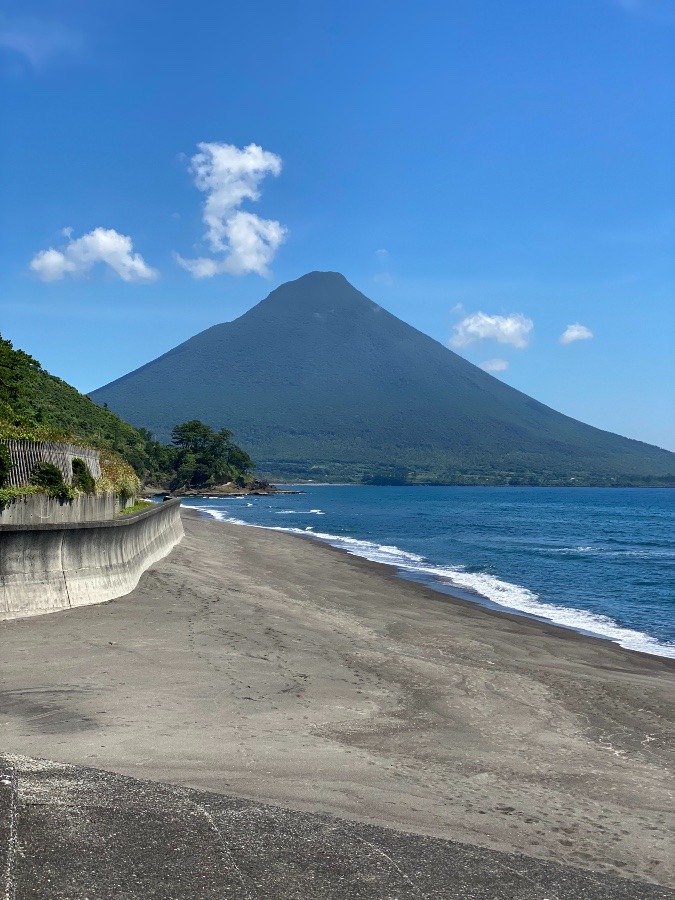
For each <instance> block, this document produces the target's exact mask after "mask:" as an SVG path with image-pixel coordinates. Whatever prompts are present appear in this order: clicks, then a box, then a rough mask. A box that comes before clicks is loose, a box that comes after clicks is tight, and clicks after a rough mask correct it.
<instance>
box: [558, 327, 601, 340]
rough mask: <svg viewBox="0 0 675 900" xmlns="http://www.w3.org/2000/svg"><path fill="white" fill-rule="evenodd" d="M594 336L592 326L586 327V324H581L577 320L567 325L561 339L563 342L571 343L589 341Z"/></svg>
mask: <svg viewBox="0 0 675 900" xmlns="http://www.w3.org/2000/svg"><path fill="white" fill-rule="evenodd" d="M592 337H593V332H592V331H591V329H590V328H586V326H585V325H580V324H579V322H575V323H574V324H573V325H568V326H567V328H566V329H565V330H564V331H563V333H562V334H561V335H560V338H559V340H560V343H561V344H571V343H573V341H587V340H588V339H589V338H592Z"/></svg>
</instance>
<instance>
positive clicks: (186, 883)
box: [0, 757, 675, 900]
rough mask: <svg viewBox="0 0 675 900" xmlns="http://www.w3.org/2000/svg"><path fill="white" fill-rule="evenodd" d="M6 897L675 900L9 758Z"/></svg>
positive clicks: (540, 867)
mask: <svg viewBox="0 0 675 900" xmlns="http://www.w3.org/2000/svg"><path fill="white" fill-rule="evenodd" d="M0 864H1V866H2V868H1V871H2V875H1V876H0V896H1V897H2V900H37V898H40V900H112V898H114V900H127V898H128V900H131V898H134V900H151V898H153V900H154V898H157V900H160V898H161V900H188V898H189V900H198V898H199V900H200V898H205V900H206V898H214V900H215V898H217V900H227V898H236V900H253V898H280V900H281V898H284V900H286V898H289V900H290V898H293V900H296V898H297V900H305V898H307V900H309V898H319V900H356V898H382V900H385V898H386V900H396V898H397V900H404V898H410V900H422V898H425V900H432V898H433V900H441V898H443V900H454V898H457V900H460V898H461V900H571V898H573V900H596V898H597V900H668V898H670V900H672V898H673V896H675V895H674V894H673V892H671V891H669V890H668V889H666V888H661V887H657V886H655V885H650V884H645V883H643V882H638V881H627V880H624V879H620V878H617V877H615V876H613V875H600V874H595V873H591V872H585V871H582V870H579V869H574V868H571V867H567V866H562V865H559V864H556V863H547V862H543V861H542V860H537V859H532V858H530V857H526V856H522V855H517V854H509V853H500V852H497V851H493V850H486V849H483V848H479V847H473V846H470V845H467V844H461V843H456V842H454V841H445V840H440V839H437V838H430V837H424V836H421V835H413V834H407V833H404V832H399V831H393V830H390V829H386V828H380V827H376V826H372V825H363V824H358V823H354V822H349V821H346V820H343V819H338V818H334V817H331V816H328V815H323V814H318V813H300V812H295V811H291V810H288V809H283V808H280V807H274V806H268V805H264V804H261V803H255V802H252V801H248V800H241V799H236V798H231V797H226V796H222V795H218V794H212V793H206V792H202V791H194V790H189V789H186V788H177V787H174V786H169V785H163V784H157V783H153V782H148V781H139V780H136V779H133V778H128V777H124V776H119V775H112V774H110V773H107V772H102V771H100V770H98V769H90V768H83V767H79V766H64V765H61V764H58V763H50V762H45V761H38V760H30V759H27V758H25V757H4V758H1V757H0Z"/></svg>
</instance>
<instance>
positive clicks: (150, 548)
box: [0, 500, 183, 619]
mask: <svg viewBox="0 0 675 900" xmlns="http://www.w3.org/2000/svg"><path fill="white" fill-rule="evenodd" d="M179 507H180V501H179V500H170V501H167V502H166V503H163V504H157V505H155V506H153V507H151V508H150V509H148V510H144V511H142V512H139V513H131V514H129V515H128V516H125V517H122V518H119V519H113V520H111V521H104V522H80V523H71V524H65V525H56V524H43V525H40V526H37V525H0V619H13V618H19V617H24V616H31V615H37V614H41V613H45V612H53V611H55V610H63V609H71V608H73V607H77V606H83V605H88V604H92V603H103V602H105V601H106V600H111V599H113V598H115V597H121V596H123V595H124V594H128V593H129V592H130V591H132V590H133V589H134V588H135V587H136V585H137V584H138V581H139V579H140V577H141V575H142V574H143V572H144V571H145V570H146V569H147V568H148V566H150V565H152V563H154V562H157V560H159V559H162V557H164V556H166V554H167V553H169V551H170V550H171V549H172V548H173V547H174V546H175V545H176V544H177V543H178V541H179V540H180V539H181V537H182V535H183V526H182V524H181V519H180V508H179Z"/></svg>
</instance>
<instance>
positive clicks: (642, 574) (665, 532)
mask: <svg viewBox="0 0 675 900" xmlns="http://www.w3.org/2000/svg"><path fill="white" fill-rule="evenodd" d="M283 487H287V488H291V487H292V486H290V485H284V486H283ZM297 489H300V490H303V491H304V492H305V493H303V494H277V495H272V496H261V497H242V498H208V497H204V498H197V499H194V498H190V499H189V500H185V501H184V505H185V506H190V507H194V508H196V509H199V510H201V511H202V512H203V513H205V514H207V515H209V516H212V517H213V518H215V519H220V520H222V521H227V522H234V523H239V524H242V525H249V526H257V527H263V528H271V529H275V530H278V531H284V532H288V533H291V534H298V535H303V536H304V537H305V538H307V539H312V540H316V541H324V542H326V543H328V544H331V545H332V546H334V547H339V548H341V549H343V550H345V551H347V552H348V553H352V554H354V555H356V556H362V557H365V558H366V559H370V560H373V561H375V562H379V563H385V564H386V565H390V566H393V567H395V568H396V570H397V571H398V573H399V575H400V576H401V577H403V578H409V579H413V580H415V581H420V582H423V583H424V584H427V585H429V586H431V587H433V588H435V589H436V590H439V591H441V592H445V593H451V594H455V595H457V596H461V597H463V598H465V599H468V600H472V601H474V602H476V603H479V604H482V605H485V606H490V607H492V608H497V609H503V610H508V611H509V612H515V613H519V614H522V615H526V616H529V617H533V618H537V619H540V620H544V621H547V622H551V623H554V624H556V625H560V626H563V627H566V628H572V629H574V630H576V631H580V632H583V633H584V634H589V635H593V636H596V637H599V638H605V639H607V640H611V641H614V642H616V643H618V644H620V645H621V646H622V647H626V648H627V649H630V650H640V651H643V652H646V653H652V654H656V655H658V656H668V657H671V658H675V491H671V490H666V489H663V490H661V489H639V488H526V487H523V488H516V487H509V488H471V487H374V486H373V487H357V486H345V485H302V486H299V487H298V488H297Z"/></svg>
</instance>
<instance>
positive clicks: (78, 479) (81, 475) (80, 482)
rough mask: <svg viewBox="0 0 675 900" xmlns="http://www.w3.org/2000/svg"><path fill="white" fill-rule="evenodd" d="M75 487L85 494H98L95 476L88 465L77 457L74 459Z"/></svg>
mask: <svg viewBox="0 0 675 900" xmlns="http://www.w3.org/2000/svg"><path fill="white" fill-rule="evenodd" d="M73 487H74V488H75V490H77V491H82V493H83V494H94V493H96V482H95V481H94V476H93V475H92V474H91V472H90V471H89V469H88V468H87V464H86V462H85V461H84V460H83V459H79V457H75V459H73Z"/></svg>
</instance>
